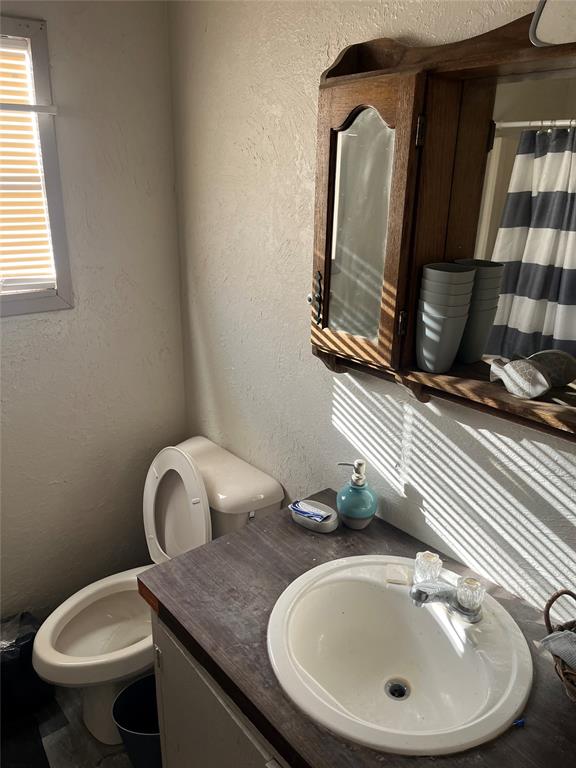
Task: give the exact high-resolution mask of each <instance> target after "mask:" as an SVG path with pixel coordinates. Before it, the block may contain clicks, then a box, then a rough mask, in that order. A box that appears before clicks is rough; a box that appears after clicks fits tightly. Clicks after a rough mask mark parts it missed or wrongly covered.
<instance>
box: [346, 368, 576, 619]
mask: <svg viewBox="0 0 576 768" xmlns="http://www.w3.org/2000/svg"><path fill="white" fill-rule="evenodd" d="M494 421H495V420H494V419H490V429H487V428H486V429H484V428H482V427H481V426H480V427H478V426H469V425H467V424H463V423H459V422H457V421H455V420H452V419H448V418H447V417H446V415H445V414H442V413H441V412H440V410H439V409H438V408H437V407H436V405H434V403H431V404H427V405H422V404H420V403H416V402H414V403H411V402H402V401H400V400H397V399H394V398H393V397H392V396H391V395H389V394H378V393H377V392H374V391H372V390H371V389H369V387H368V385H367V384H364V383H363V379H359V378H357V377H353V376H352V375H350V374H346V375H344V376H338V377H335V378H334V380H333V400H332V424H333V425H334V427H335V428H336V429H337V430H338V431H339V432H340V433H341V434H342V435H343V436H344V437H345V438H346V439H347V440H348V441H349V442H350V443H351V445H353V446H354V447H355V448H356V449H357V450H358V452H359V453H360V454H361V455H363V456H365V457H366V459H367V460H368V461H369V462H370V463H371V465H372V469H373V471H374V470H375V471H376V473H378V475H379V478H374V479H375V483H374V484H375V486H376V487H377V490H379V491H380V490H383V492H384V495H385V496H388V497H389V498H391V499H392V504H391V509H390V510H387V509H384V514H383V515H382V516H383V517H385V518H386V519H388V520H390V521H391V522H393V523H394V524H395V525H398V526H399V527H402V528H404V529H405V530H408V531H409V532H410V533H412V534H413V535H416V536H419V537H420V538H423V539H425V540H428V541H430V542H431V543H432V541H437V542H438V547H439V548H443V549H444V550H446V551H449V552H450V553H451V554H453V555H454V556H455V557H456V558H457V559H458V560H459V561H460V562H462V563H463V564H465V565H466V566H468V567H469V568H472V569H473V570H475V571H477V572H478V573H480V574H481V575H482V576H484V577H485V578H487V579H489V580H492V581H494V582H497V583H498V584H501V585H502V586H504V587H505V588H506V589H508V590H509V591H510V592H513V593H515V594H517V595H519V596H521V597H523V598H524V599H525V600H526V601H527V602H529V603H530V604H531V605H533V606H535V607H536V608H538V609H540V610H541V609H542V607H543V606H544V603H545V602H546V600H547V599H548V597H549V596H550V595H551V594H552V592H554V591H555V590H557V589H560V588H563V587H566V586H569V585H572V586H574V578H575V577H574V574H575V573H576V481H575V478H574V464H573V462H571V461H570V457H569V455H568V454H564V455H563V453H561V452H560V451H557V450H555V449H554V448H552V447H550V446H549V445H548V444H547V443H548V442H549V441H548V440H547V439H546V437H543V438H542V440H539V436H540V435H539V433H538V432H536V431H533V432H531V433H530V439H529V440H528V439H526V438H525V437H522V438H520V439H518V440H515V439H513V438H512V437H510V436H508V435H507V434H506V433H503V434H500V433H498V432H496V431H494ZM379 486H380V487H379ZM431 532H433V534H434V535H432V536H431V535H430V534H431ZM564 610H565V609H564V608H560V609H559V610H558V611H557V613H556V618H557V619H560V620H564V621H566V620H567V619H568V618H570V617H569V616H568V615H566V616H565V615H564Z"/></svg>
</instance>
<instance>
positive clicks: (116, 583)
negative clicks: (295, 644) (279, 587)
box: [33, 437, 284, 744]
mask: <svg viewBox="0 0 576 768" xmlns="http://www.w3.org/2000/svg"><path fill="white" fill-rule="evenodd" d="M283 498H284V492H283V490H282V487H281V485H280V484H279V483H278V482H277V481H276V480H274V479H273V478H272V477H270V476H269V475H266V474H265V473H264V472H261V471H260V470H259V469H256V468H255V467H253V466H251V465H250V464H247V463H246V462H245V461H242V459H239V458H237V457H236V456H234V455H233V454H231V453H229V452H228V451H226V450H224V449H223V448H220V446H218V445H215V444H214V443H212V442H211V441H210V440H207V439H206V438H205V437H192V438H190V440H186V441H185V442H183V443H180V444H179V445H177V446H174V447H170V448H164V450H162V451H160V453H159V454H158V455H157V456H156V458H155V459H154V461H153V462H152V465H151V466H150V469H149V470H148V475H147V477H146V483H145V486H144V502H143V513H144V529H145V532H146V541H147V543H148V550H149V552H150V556H151V558H152V560H153V561H154V563H162V562H164V561H166V560H169V559H170V558H172V557H176V556H177V555H180V554H182V553H183V552H186V551H188V550H190V549H193V548H194V547H198V546H200V545H201V544H206V543H207V542H209V541H210V540H211V539H212V538H215V537H217V536H222V535H223V534H225V533H229V532H231V531H235V530H238V529H239V528H241V527H242V526H244V525H245V524H246V523H247V522H248V520H249V519H250V518H252V517H254V515H255V514H256V513H262V512H264V511H268V510H276V509H279V508H280V505H281V502H282V499H283ZM150 567H151V566H150V565H145V566H141V567H139V568H133V569H131V570H129V571H123V572H122V573H117V574H114V575H113V576H107V577H106V578H105V579H101V580H100V581H96V582H95V583H94V584H89V585H88V586H87V587H84V589H81V590H80V591H79V592H76V594H74V595H72V596H71V597H69V598H68V599H67V600H65V601H64V602H63V603H62V605H60V606H59V607H58V608H56V610H55V611H54V612H53V613H52V614H51V615H50V616H49V617H48V618H47V619H46V621H45V622H44V624H43V625H42V626H41V628H40V630H39V632H38V634H37V635H36V640H35V642H34V655H33V662H34V668H35V670H36V672H37V673H38V674H39V675H40V677H42V678H43V679H45V680H48V681H49V682H51V683H55V684H56V685H63V686H74V687H80V688H82V689H83V716H84V722H85V724H86V727H87V728H88V730H89V731H90V732H91V733H92V734H93V735H94V736H95V737H96V738H97V739H98V740H99V741H102V742H104V743H105V744H117V743H119V742H120V736H119V734H118V731H117V729H116V726H115V725H114V722H113V720H112V703H113V701H114V698H115V696H116V694H117V693H118V692H119V691H120V690H121V689H122V688H123V687H124V686H125V685H126V684H127V682H129V679H130V678H134V677H138V676H139V675H141V674H142V673H143V672H145V671H146V670H148V669H149V668H150V667H151V666H152V663H153V650H152V634H151V627H150V609H149V607H148V605H147V603H146V602H145V601H144V599H143V598H142V597H140V595H139V594H138V587H137V582H136V577H137V576H138V574H139V573H141V572H142V571H144V570H146V568H150Z"/></svg>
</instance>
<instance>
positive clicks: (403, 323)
mask: <svg viewBox="0 0 576 768" xmlns="http://www.w3.org/2000/svg"><path fill="white" fill-rule="evenodd" d="M407 328H408V312H407V311H406V310H405V309H403V310H401V312H400V313H399V314H398V336H404V335H405V334H406V329H407Z"/></svg>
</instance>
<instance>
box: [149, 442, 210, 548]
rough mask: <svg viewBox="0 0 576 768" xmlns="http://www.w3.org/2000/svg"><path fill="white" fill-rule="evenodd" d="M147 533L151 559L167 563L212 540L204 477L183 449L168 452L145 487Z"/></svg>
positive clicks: (156, 463)
mask: <svg viewBox="0 0 576 768" xmlns="http://www.w3.org/2000/svg"><path fill="white" fill-rule="evenodd" d="M143 516H144V531H145V533H146V543H147V545H148V551H149V552H150V557H151V558H152V560H153V562H155V563H164V562H166V561H167V560H170V559H171V558H173V557H176V556H177V555H181V554H183V553H184V552H187V551H188V550H190V549H194V547H198V546H200V545H201V544H206V543H207V542H209V541H211V539H212V524H211V521H210V506H209V504H208V496H207V495H206V488H205V486H204V481H203V479H202V475H201V474H200V472H199V470H198V467H197V466H196V463H195V462H194V460H193V459H192V458H191V457H190V456H189V455H188V454H187V453H186V452H185V451H184V450H182V449H181V448H179V447H178V446H176V447H173V446H171V447H169V448H164V449H163V450H161V451H160V453H159V454H158V455H157V456H156V458H155V459H154V461H153V462H152V464H151V465H150V469H149V470H148V474H147V475H146V482H145V484H144V500H143Z"/></svg>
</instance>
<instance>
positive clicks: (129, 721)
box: [112, 675, 162, 768]
mask: <svg viewBox="0 0 576 768" xmlns="http://www.w3.org/2000/svg"><path fill="white" fill-rule="evenodd" d="M112 717H113V718H114V722H115V723H116V727H117V728H118V730H119V732H120V735H121V736H122V741H123V742H124V746H125V747H126V752H127V753H128V757H129V758H130V762H131V763H132V765H133V766H134V768H162V755H161V752H160V727H159V725H158V709H157V707H156V681H155V679H154V675H146V677H141V678H140V679H139V680H136V681H135V682H133V683H130V684H129V685H127V686H126V688H124V689H123V690H122V691H120V693H119V694H118V696H117V697H116V699H115V701H114V706H113V707H112Z"/></svg>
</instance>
